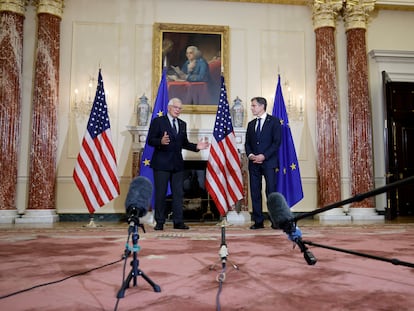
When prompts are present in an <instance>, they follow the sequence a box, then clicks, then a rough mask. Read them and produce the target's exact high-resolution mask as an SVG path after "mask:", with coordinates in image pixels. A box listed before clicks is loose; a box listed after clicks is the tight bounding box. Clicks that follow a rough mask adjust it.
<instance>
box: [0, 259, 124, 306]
mask: <svg viewBox="0 0 414 311" xmlns="http://www.w3.org/2000/svg"><path fill="white" fill-rule="evenodd" d="M122 260H124V259H123V258H121V259H118V260H116V261H113V262H110V263H107V264H105V265H102V266H99V267H95V268H92V269H89V270H87V271H84V272H79V273H75V274H72V275H70V276H67V277H64V278H63V279H60V280H56V281H51V282H47V283H43V284H38V285H34V286H32V287H29V288H26V289H22V290H19V291H16V292H13V293H10V294H7V295H3V296H0V300H1V299H5V298H8V297H11V296H14V295H17V294H21V293H24V292H28V291H31V290H33V289H36V288H39V287H43V286H48V285H52V284H57V283H60V282H63V281H66V280H68V279H70V278H74V277H77V276H82V275H85V274H88V273H90V272H92V271H95V270H98V269H102V268H105V267H108V266H111V265H114V264H116V263H118V262H120V261H122Z"/></svg>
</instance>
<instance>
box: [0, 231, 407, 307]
mask: <svg viewBox="0 0 414 311" xmlns="http://www.w3.org/2000/svg"><path fill="white" fill-rule="evenodd" d="M299 225H300V223H299ZM301 228H302V231H303V239H304V240H309V241H312V242H315V243H320V244H324V245H329V246H334V247H338V248H342V249H348V250H353V251H357V252H361V253H367V254H371V255H375V256H379V257H384V258H388V259H391V258H398V259H399V260H401V261H405V262H414V224H401V225H400V224H398V225H387V224H384V225H367V226H354V227H351V226H339V227H333V226H318V227H316V226H304V227H301ZM146 229H147V233H143V232H142V231H140V239H139V246H140V247H141V250H140V251H139V252H138V259H139V268H140V269H142V270H143V272H144V273H145V274H147V275H148V277H150V278H151V279H152V280H153V281H154V282H155V283H156V284H158V285H159V286H160V287H161V292H160V293H156V292H154V291H153V288H152V287H151V286H150V284H148V283H147V282H146V281H145V280H144V279H143V277H141V276H138V277H137V281H138V286H135V287H134V286H133V283H132V282H131V284H130V285H131V287H130V288H128V289H126V291H125V297H124V298H122V299H120V300H119V303H118V305H116V303H117V298H116V296H117V293H118V290H119V289H120V288H121V281H122V272H123V261H121V262H118V263H116V264H112V265H109V266H107V267H104V268H101V269H97V270H94V271H92V272H90V273H87V274H84V275H80V276H76V277H72V278H69V279H67V280H64V281H62V282H59V283H56V284H50V285H47V286H42V287H38V288H35V289H32V290H28V291H25V292H22V293H19V294H15V295H12V296H9V297H5V298H2V299H1V300H0V310H5V311H6V310H7V311H9V310H42V311H49V310H82V311H84V310H88V311H89V310H115V308H116V306H117V310H151V311H152V310H177V311H178V310H180V311H181V310H197V311H202V310H218V306H219V307H221V310H223V311H224V310H284V311H290V310H295V311H296V310H311V311H312V310H318V311H324V310H329V311H335V310H358V311H361V310H390V311H391V310H392V311H396V310H407V311H408V310H414V269H413V268H410V267H405V266H401V265H393V264H391V263H388V262H382V261H379V260H374V259H369V258H362V257H359V256H355V255H350V254H344V253H340V252H337V251H332V250H328V249H324V248H320V247H315V246H308V247H309V250H310V251H311V252H312V253H313V254H314V255H315V257H316V258H317V260H318V261H317V263H316V264H315V265H313V266H310V265H307V263H306V261H305V259H304V258H303V254H302V253H301V252H300V250H299V249H298V248H297V247H296V248H295V249H293V248H292V245H293V244H292V243H291V242H290V241H288V240H287V238H286V237H285V235H284V234H283V233H282V232H281V231H279V230H272V229H269V228H266V229H264V230H258V231H252V230H249V229H248V227H247V226H243V227H238V226H230V227H226V242H227V246H228V252H229V255H228V257H227V264H226V272H227V273H226V275H225V276H226V278H225V281H224V283H223V284H222V288H221V293H220V295H219V297H217V295H218V292H219V288H220V286H219V285H220V284H219V282H218V281H217V280H216V278H217V276H218V275H219V273H220V272H221V263H220V262H219V249H220V244H221V227H220V226H216V225H213V224H212V225H192V226H191V229H190V230H189V231H177V230H173V229H171V226H167V228H166V230H165V231H164V232H161V233H160V232H155V231H154V230H153V228H152V227H149V226H146ZM0 233H1V238H0V245H1V248H0V254H1V267H0V296H2V297H4V296H6V295H8V294H12V293H14V292H17V291H20V290H24V289H28V288H31V287H33V286H36V285H40V284H44V283H48V282H53V281H57V280H61V279H63V278H65V277H69V276H71V275H74V274H78V273H81V272H84V271H88V270H90V269H93V268H96V267H100V266H102V265H105V264H108V263H111V262H114V261H117V260H120V259H121V257H122V255H123V253H124V250H125V243H126V238H127V225H125V226H123V225H122V226H119V225H118V226H112V227H111V225H106V224H104V227H101V228H76V227H71V228H65V227H60V228H54V229H52V228H50V229H19V228H13V229H0ZM131 260H132V257H131V256H129V257H128V260H127V267H126V274H128V273H129V271H130V270H131V267H130V262H131ZM231 263H234V264H236V265H237V266H238V267H239V270H236V269H234V268H233V267H232V265H231ZM214 264H217V265H216V266H215V268H216V270H215V271H214V270H210V267H211V266H212V265H214Z"/></svg>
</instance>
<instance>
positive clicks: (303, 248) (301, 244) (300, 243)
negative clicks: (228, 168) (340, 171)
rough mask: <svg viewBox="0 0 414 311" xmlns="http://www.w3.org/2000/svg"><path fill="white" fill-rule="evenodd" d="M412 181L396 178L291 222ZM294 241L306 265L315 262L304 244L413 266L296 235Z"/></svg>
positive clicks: (411, 178)
mask: <svg viewBox="0 0 414 311" xmlns="http://www.w3.org/2000/svg"><path fill="white" fill-rule="evenodd" d="M412 181H414V176H411V177H407V178H404V179H401V180H398V181H396V182H393V183H390V184H388V185H385V186H383V187H380V188H377V189H374V190H371V191H368V192H365V193H361V194H357V195H355V196H353V197H351V198H348V199H346V200H343V201H339V202H336V203H333V204H330V205H327V206H325V207H323V208H320V209H317V210H314V211H312V212H308V213H304V214H302V215H299V216H296V217H294V219H293V220H292V223H293V224H295V227H296V223H297V221H298V220H300V219H303V218H306V217H309V216H313V215H316V214H319V213H322V212H325V211H328V210H330V209H333V208H337V207H340V206H343V205H345V204H348V203H352V202H359V201H362V200H364V199H366V198H369V197H371V196H375V195H378V194H381V193H383V192H387V191H388V190H391V189H393V188H396V187H398V186H401V185H403V184H406V183H409V182H412ZM294 242H296V244H297V245H298V246H299V248H300V250H301V251H302V253H304V257H305V260H306V262H307V263H308V265H314V264H315V263H316V258H315V257H314V256H313V254H312V253H310V252H309V251H308V248H307V247H306V245H313V246H317V247H321V248H326V249H330V250H334V251H338V252H343V253H347V254H352V255H356V256H361V257H365V258H370V259H376V260H380V261H385V262H389V263H392V264H393V265H402V266H406V267H410V268H414V264H413V263H409V262H406V261H401V260H399V259H396V258H392V259H388V258H383V257H379V256H374V255H369V254H364V253H360V252H356V251H352V250H346V249H341V248H337V247H332V246H327V245H322V244H318V243H313V242H311V241H304V240H302V238H300V237H298V238H297V239H295V240H294Z"/></svg>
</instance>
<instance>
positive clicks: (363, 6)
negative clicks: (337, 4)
mask: <svg viewBox="0 0 414 311" xmlns="http://www.w3.org/2000/svg"><path fill="white" fill-rule="evenodd" d="M374 6H375V0H351V1H349V0H348V1H346V0H345V2H344V9H343V14H342V15H343V17H344V21H345V29H346V30H349V29H355V28H362V29H366V28H367V21H368V17H369V13H370V12H372V11H373V10H374Z"/></svg>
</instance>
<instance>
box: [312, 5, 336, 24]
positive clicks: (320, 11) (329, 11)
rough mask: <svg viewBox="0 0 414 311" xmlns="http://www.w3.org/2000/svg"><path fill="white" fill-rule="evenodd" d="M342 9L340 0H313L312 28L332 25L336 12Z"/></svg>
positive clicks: (334, 22)
mask: <svg viewBox="0 0 414 311" xmlns="http://www.w3.org/2000/svg"><path fill="white" fill-rule="evenodd" d="M341 10H342V0H314V1H313V3H312V15H313V16H312V19H313V29H314V30H316V29H318V28H321V27H334V28H335V25H336V17H337V15H338V12H340V11H341Z"/></svg>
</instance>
